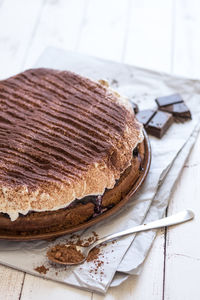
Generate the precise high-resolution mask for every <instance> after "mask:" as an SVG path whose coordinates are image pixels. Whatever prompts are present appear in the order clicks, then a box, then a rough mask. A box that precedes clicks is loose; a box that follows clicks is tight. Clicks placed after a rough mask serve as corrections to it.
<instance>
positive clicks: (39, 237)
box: [0, 130, 151, 241]
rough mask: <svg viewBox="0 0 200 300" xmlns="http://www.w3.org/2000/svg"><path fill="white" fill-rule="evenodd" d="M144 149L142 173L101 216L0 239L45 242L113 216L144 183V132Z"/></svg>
mask: <svg viewBox="0 0 200 300" xmlns="http://www.w3.org/2000/svg"><path fill="white" fill-rule="evenodd" d="M143 143H144V148H145V155H144V160H143V162H142V168H143V169H142V171H141V174H140V176H139V177H138V179H137V180H136V181H135V182H134V183H133V186H132V187H131V188H130V190H129V192H128V193H127V194H126V196H125V197H124V198H122V200H121V201H120V202H119V203H118V204H116V205H115V206H113V207H112V208H110V209H109V210H107V211H105V212H104V213H102V214H101V215H99V216H97V217H95V218H93V219H90V220H88V221H86V222H84V223H82V224H79V225H76V226H74V227H70V228H67V229H62V230H60V229H59V230H58V231H53V232H44V233H38V234H37V233H36V234H30V235H27V236H23V235H16V234H12V232H11V233H10V234H9V233H8V232H6V233H4V232H1V231H0V239H4V240H12V241H33V240H47V239H53V238H56V237H59V236H62V235H65V234H69V233H73V232H76V231H79V230H83V229H86V228H88V227H90V226H92V225H94V224H96V223H98V222H100V221H102V220H104V219H106V218H108V217H109V216H113V215H114V214H115V213H116V212H117V211H119V210H120V209H121V208H122V207H123V206H124V205H125V204H126V203H127V202H128V201H129V199H130V198H131V197H132V196H133V195H134V194H135V193H136V192H137V191H138V189H139V188H140V186H141V185H142V183H143V182H144V180H145V178H146V176H147V174H148V171H149V167H150V163H151V147H150V143H149V138H148V136H147V134H146V132H145V130H144V141H143Z"/></svg>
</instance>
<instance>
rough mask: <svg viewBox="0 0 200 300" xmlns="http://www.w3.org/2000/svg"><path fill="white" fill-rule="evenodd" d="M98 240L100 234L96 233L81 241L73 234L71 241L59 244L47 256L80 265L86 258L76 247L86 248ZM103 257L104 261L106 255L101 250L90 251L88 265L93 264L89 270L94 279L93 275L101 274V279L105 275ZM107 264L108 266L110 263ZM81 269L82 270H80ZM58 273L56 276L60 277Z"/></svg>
mask: <svg viewBox="0 0 200 300" xmlns="http://www.w3.org/2000/svg"><path fill="white" fill-rule="evenodd" d="M97 240H98V234H97V233H96V232H92V236H90V237H88V238H85V239H81V237H80V236H79V235H77V234H73V235H71V237H70V239H69V240H67V241H65V244H64V243H62V244H58V245H56V246H54V247H53V248H51V249H49V251H48V252H47V256H48V257H49V258H50V257H53V258H56V259H58V260H60V261H61V262H69V263H70V262H71V263H73V262H74V263H78V262H80V261H82V260H83V258H84V257H83V255H82V254H81V252H80V251H77V250H76V245H77V246H82V247H86V246H89V245H90V244H92V243H94V242H95V241H97ZM66 244H68V245H70V246H69V247H66V246H65V245H66ZM105 246H106V244H103V245H101V247H105ZM101 257H102V259H103V258H104V255H103V254H102V253H101V248H97V247H95V248H94V249H92V250H91V251H90V253H89V255H88V257H87V259H86V262H87V263H92V264H90V267H89V270H88V271H89V273H90V274H91V277H92V278H94V277H93V275H92V274H94V275H96V274H99V275H100V276H101V277H102V276H103V275H104V269H103V265H104V261H103V260H101ZM106 263H107V264H108V262H106ZM81 269H82V268H80V270H81ZM58 272H60V271H58ZM58 272H56V275H58ZM101 280H102V279H101Z"/></svg>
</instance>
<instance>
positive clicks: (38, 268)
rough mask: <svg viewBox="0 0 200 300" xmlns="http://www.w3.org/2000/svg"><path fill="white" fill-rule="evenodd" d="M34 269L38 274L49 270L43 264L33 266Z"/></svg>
mask: <svg viewBox="0 0 200 300" xmlns="http://www.w3.org/2000/svg"><path fill="white" fill-rule="evenodd" d="M34 270H35V271H37V272H38V273H40V274H46V273H47V272H48V271H49V269H48V268H46V267H45V266H44V265H42V266H39V267H37V268H35V269H34Z"/></svg>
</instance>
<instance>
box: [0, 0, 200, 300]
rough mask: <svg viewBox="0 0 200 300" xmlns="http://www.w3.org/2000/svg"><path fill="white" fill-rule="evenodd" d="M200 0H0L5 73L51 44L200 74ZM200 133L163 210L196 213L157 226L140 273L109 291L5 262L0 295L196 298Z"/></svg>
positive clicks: (8, 299)
mask: <svg viewBox="0 0 200 300" xmlns="http://www.w3.org/2000/svg"><path fill="white" fill-rule="evenodd" d="M199 12H200V1H199V0H168V1H166V0H151V1H149V0H140V1H139V0H109V1H106V0H34V1H33V0H32V1H27V0H18V1H15V0H0V62H1V63H0V66H1V67H0V79H3V78H6V77H8V76H10V75H13V74H15V73H17V72H19V71H21V70H23V69H26V68H29V67H31V66H33V65H34V63H35V62H36V60H37V59H38V56H39V55H40V54H41V53H42V51H43V50H44V49H45V48H46V47H47V46H56V47H60V48H63V49H67V50H75V51H80V52H83V53H87V54H90V55H94V56H98V57H101V58H105V59H112V60H116V61H120V62H125V63H129V64H134V65H137V66H141V67H144V68H150V69H155V70H159V71H165V72H169V73H173V74H177V75H182V76H187V77H193V78H199V79H200V67H199V60H200V57H199V56H200V54H199V53H200V39H199V36H200V18H199ZM199 152H200V137H199V138H198V140H197V142H196V144H195V146H194V149H193V151H192V153H191V155H190V157H189V160H188V162H187V163H186V165H185V167H184V169H183V172H182V174H181V178H180V180H179V181H178V184H177V186H176V189H175V191H174V193H173V195H172V197H171V200H170V204H169V207H168V210H167V212H166V214H172V213H175V212H177V211H179V210H181V209H183V208H191V209H193V210H194V211H195V213H196V217H195V220H194V221H193V222H190V223H187V224H184V225H182V226H180V227H176V228H170V229H169V230H166V231H163V230H161V231H159V232H158V235H157V238H156V240H155V242H154V244H153V247H152V249H151V251H150V253H149V256H148V257H147V259H146V262H145V265H144V269H143V272H142V274H141V275H140V276H139V277H130V278H129V279H128V280H127V281H125V282H124V283H123V284H122V285H121V286H119V287H116V288H110V289H109V290H108V293H107V294H106V296H102V295H97V294H93V293H90V292H87V291H82V290H79V289H76V288H73V287H70V286H67V285H64V284H59V283H55V282H52V281H48V280H44V279H41V278H38V277H34V276H31V275H28V274H25V273H23V272H19V271H16V270H12V269H10V268H7V267H4V266H0V299H2V300H15V299H21V300H36V299H37V300H43V299H48V300H51V299H60V300H62V299H83V300H84V299H95V300H101V299H106V300H107V299H109V300H111V299H112V300H113V299H131V300H135V299H137V300H179V299H181V300H187V299H192V300H199V298H200V285H199V270H200V254H199V246H200V235H199V228H200V218H199V215H200V201H199V194H200V184H199V182H200V156H199Z"/></svg>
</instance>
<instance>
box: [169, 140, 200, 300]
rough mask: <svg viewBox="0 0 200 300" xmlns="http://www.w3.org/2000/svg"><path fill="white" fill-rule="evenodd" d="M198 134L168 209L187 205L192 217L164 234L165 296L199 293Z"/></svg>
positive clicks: (191, 296) (179, 299)
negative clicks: (193, 216)
mask: <svg viewBox="0 0 200 300" xmlns="http://www.w3.org/2000/svg"><path fill="white" fill-rule="evenodd" d="M199 152H200V135H199V137H198V140H197V142H196V145H195V147H194V149H193V151H192V154H191V156H190V158H189V160H188V162H187V164H186V166H185V168H184V170H183V173H182V176H181V178H180V180H179V183H178V185H177V188H176V191H175V193H174V194H173V197H172V199H171V203H170V205H169V209H168V213H169V214H173V213H175V212H177V211H179V210H181V209H184V208H190V209H192V210H193V211H194V212H195V219H194V220H193V221H191V222H189V223H186V224H183V225H181V226H177V227H175V228H171V229H170V230H168V234H167V248H166V254H167V256H166V275H165V299H170V300H175V299H176V300H183V299H192V300H198V299H199V295H200V285H199V270H200V253H199V248H200V235H199V228H200V201H199V195H200V185H199V182H200V158H199Z"/></svg>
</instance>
